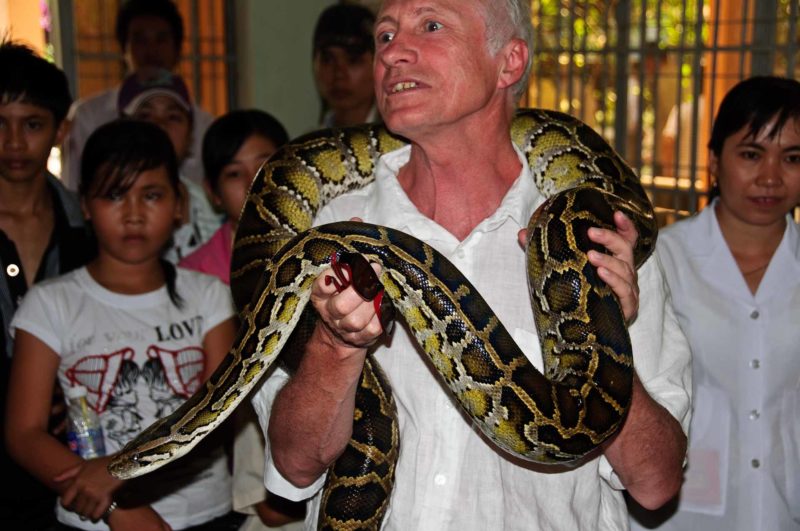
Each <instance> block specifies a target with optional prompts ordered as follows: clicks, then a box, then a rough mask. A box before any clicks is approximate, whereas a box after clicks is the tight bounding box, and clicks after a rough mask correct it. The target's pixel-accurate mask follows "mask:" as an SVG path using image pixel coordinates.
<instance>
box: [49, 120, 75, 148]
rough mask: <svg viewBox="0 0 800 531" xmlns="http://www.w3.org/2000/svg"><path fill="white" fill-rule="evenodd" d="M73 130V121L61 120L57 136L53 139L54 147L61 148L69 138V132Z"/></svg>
mask: <svg viewBox="0 0 800 531" xmlns="http://www.w3.org/2000/svg"><path fill="white" fill-rule="evenodd" d="M71 128H72V121H70V120H67V119H66V118H64V119H63V120H61V123H60V124H58V127H57V128H56V136H55V138H54V139H53V145H54V146H60V145H61V144H63V143H64V139H65V138H66V137H67V133H69V130H70V129H71Z"/></svg>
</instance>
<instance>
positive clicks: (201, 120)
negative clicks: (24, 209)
mask: <svg viewBox="0 0 800 531" xmlns="http://www.w3.org/2000/svg"><path fill="white" fill-rule="evenodd" d="M183 33H184V31H183V19H182V18H181V15H180V13H179V12H178V8H177V7H176V6H175V3H174V2H173V1H172V0H125V1H124V2H122V3H121V4H120V8H119V11H118V13H117V20H116V37H117V43H118V44H119V48H120V50H121V52H122V56H123V59H124V60H125V66H126V68H127V73H128V74H129V75H131V74H132V75H135V76H136V77H137V78H138V79H139V80H140V81H146V80H147V79H149V78H150V77H151V76H153V75H155V74H156V73H157V72H158V71H160V70H168V71H174V70H175V69H176V68H177V66H178V62H179V61H180V55H181V47H182V45H183ZM119 91H120V86H117V87H115V88H112V89H109V90H106V91H104V92H101V93H99V94H96V95H94V96H90V97H88V98H85V99H81V100H79V101H76V102H75V103H74V104H73V106H72V108H71V109H70V111H69V115H68V120H69V122H70V128H69V132H68V134H67V137H66V144H65V146H64V149H63V151H62V161H61V168H62V174H61V179H62V181H64V183H65V184H66V185H67V187H68V188H69V189H71V190H77V188H78V181H79V179H80V160H81V152H82V151H83V146H84V144H86V139H87V138H89V135H90V134H91V133H92V131H94V130H95V129H97V128H98V127H99V126H101V125H102V124H104V123H106V122H110V121H111V120H115V119H116V118H117V117H118V116H119V111H118V109H117V101H118V99H119ZM192 115H193V117H194V119H193V121H192V137H191V138H192V142H191V144H190V146H189V149H188V150H187V154H186V158H185V159H184V160H183V162H182V163H181V171H182V173H183V174H184V175H186V176H187V177H189V178H190V179H193V180H194V181H195V182H196V183H197V184H201V182H202V180H203V173H202V172H203V167H202V164H201V162H200V146H201V142H202V140H203V133H205V130H206V129H207V128H208V126H209V125H210V124H211V121H212V120H213V117H212V116H211V115H210V114H209V113H207V112H206V111H204V110H202V109H201V108H200V107H198V106H193V108H192Z"/></svg>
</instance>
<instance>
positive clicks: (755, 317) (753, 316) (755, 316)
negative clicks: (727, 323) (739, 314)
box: [750, 310, 761, 319]
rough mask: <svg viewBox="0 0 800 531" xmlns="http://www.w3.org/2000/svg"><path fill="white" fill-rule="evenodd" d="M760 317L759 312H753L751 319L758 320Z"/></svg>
mask: <svg viewBox="0 0 800 531" xmlns="http://www.w3.org/2000/svg"><path fill="white" fill-rule="evenodd" d="M759 315H761V314H759V313H758V310H753V312H752V313H751V314H750V319H758V316H759Z"/></svg>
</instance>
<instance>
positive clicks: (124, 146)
mask: <svg viewBox="0 0 800 531" xmlns="http://www.w3.org/2000/svg"><path fill="white" fill-rule="evenodd" d="M161 167H163V168H166V170H167V176H168V178H169V183H170V185H171V186H172V189H173V190H174V191H175V195H176V196H177V197H180V195H181V191H180V186H179V182H180V180H179V177H178V161H177V159H176V157H175V150H174V148H173V147H172V142H170V139H169V137H168V136H167V134H166V133H165V132H164V131H163V130H162V129H161V128H160V127H158V126H156V125H153V124H151V123H147V122H142V121H138V120H129V119H124V118H121V119H118V120H114V121H112V122H109V123H107V124H105V125H102V126H100V127H98V128H97V129H96V130H95V131H94V132H93V133H92V134H91V136H90V137H89V139H88V140H87V141H86V146H85V147H84V149H83V155H82V157H81V180H80V184H79V185H78V192H79V193H80V195H81V197H82V198H90V197H104V196H106V195H108V194H109V193H110V192H112V191H115V192H118V193H123V194H124V193H125V192H127V191H128V190H129V189H130V188H131V186H133V183H134V182H136V179H138V178H139V175H140V174H141V173H142V172H145V171H147V170H152V169H155V168H161ZM159 263H160V264H161V268H162V270H163V272H164V280H165V282H166V285H167V292H168V293H169V298H170V300H171V301H172V303H173V304H174V305H175V306H176V307H178V308H182V307H183V298H182V297H181V296H180V294H179V293H178V291H177V288H176V287H175V278H176V276H177V272H176V271H175V266H174V265H173V264H171V263H170V262H168V261H167V260H164V259H163V258H161V259H160V260H159Z"/></svg>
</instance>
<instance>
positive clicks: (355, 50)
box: [313, 4, 375, 57]
mask: <svg viewBox="0 0 800 531" xmlns="http://www.w3.org/2000/svg"><path fill="white" fill-rule="evenodd" d="M374 25H375V15H374V14H373V13H372V11H370V10H369V9H367V8H366V7H364V6H360V5H355V4H334V5H332V6H330V7H328V8H326V9H325V11H323V12H322V14H321V15H320V16H319V18H318V19H317V24H316V26H315V27H314V40H313V53H314V55H316V54H317V52H320V51H322V50H323V49H325V48H327V47H328V46H340V47H342V48H344V49H345V50H347V53H348V54H350V55H352V56H355V57H358V56H360V55H361V54H363V53H365V52H373V53H374V52H375V39H374V38H373V36H372V29H373V26H374Z"/></svg>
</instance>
